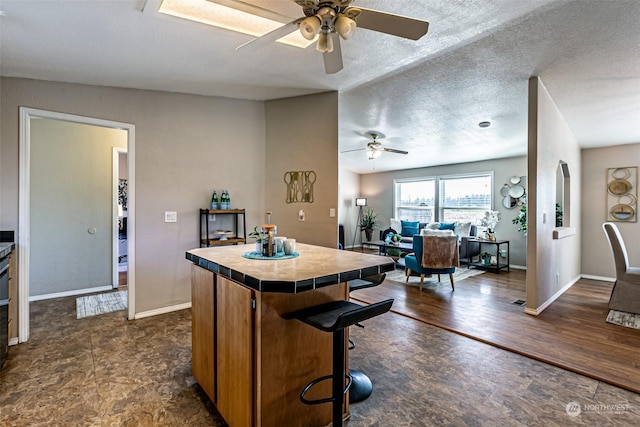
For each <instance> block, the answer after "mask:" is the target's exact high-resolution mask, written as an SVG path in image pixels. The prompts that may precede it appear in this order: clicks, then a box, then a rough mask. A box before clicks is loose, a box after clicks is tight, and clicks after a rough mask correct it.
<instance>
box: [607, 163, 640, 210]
mask: <svg viewBox="0 0 640 427" xmlns="http://www.w3.org/2000/svg"><path fill="white" fill-rule="evenodd" d="M606 184H607V196H606V197H607V204H606V206H607V221H621V222H637V221H638V216H637V215H636V211H637V209H638V167H637V166H632V167H623V168H609V169H607V181H606Z"/></svg>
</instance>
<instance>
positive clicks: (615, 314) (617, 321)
mask: <svg viewBox="0 0 640 427" xmlns="http://www.w3.org/2000/svg"><path fill="white" fill-rule="evenodd" d="M607 323H612V324H614V325H618V326H626V327H627V328H634V329H640V314H635V313H627V312H625V311H617V310H609V315H608V316H607Z"/></svg>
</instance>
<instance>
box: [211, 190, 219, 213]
mask: <svg viewBox="0 0 640 427" xmlns="http://www.w3.org/2000/svg"><path fill="white" fill-rule="evenodd" d="M211 209H213V210H216V209H218V193H216V190H213V196H211Z"/></svg>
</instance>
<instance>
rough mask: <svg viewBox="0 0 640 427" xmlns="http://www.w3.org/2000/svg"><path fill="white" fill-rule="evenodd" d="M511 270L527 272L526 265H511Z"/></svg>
mask: <svg viewBox="0 0 640 427" xmlns="http://www.w3.org/2000/svg"><path fill="white" fill-rule="evenodd" d="M509 268H513V269H514V270H526V269H527V266H526V265H514V264H509Z"/></svg>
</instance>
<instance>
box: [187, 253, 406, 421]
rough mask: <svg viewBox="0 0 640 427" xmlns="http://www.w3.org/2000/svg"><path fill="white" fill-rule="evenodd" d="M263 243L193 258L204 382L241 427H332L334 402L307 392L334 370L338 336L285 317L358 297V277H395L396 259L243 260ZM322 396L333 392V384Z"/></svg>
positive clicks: (196, 335) (196, 358)
mask: <svg viewBox="0 0 640 427" xmlns="http://www.w3.org/2000/svg"><path fill="white" fill-rule="evenodd" d="M254 247H255V245H241V246H226V247H216V248H200V249H193V250H191V251H188V252H187V259H188V260H190V261H192V262H193V265H192V275H191V278H192V286H191V287H192V296H191V299H192V370H193V375H194V378H195V379H196V380H197V381H198V383H199V384H200V386H201V387H202V388H203V390H204V391H205V392H206V393H207V395H208V396H209V398H210V399H211V401H212V402H213V403H214V405H215V406H216V408H217V409H218V411H219V412H220V414H221V415H222V417H223V418H224V419H225V421H226V422H227V424H229V426H231V427H235V426H283V425H301V426H303V425H304V426H325V425H327V424H328V423H329V422H330V421H331V405H330V404H321V405H311V406H310V405H304V404H303V403H302V402H300V399H299V395H300V392H301V391H302V389H303V388H304V386H305V385H306V384H307V383H308V382H309V381H311V380H313V379H315V378H318V377H321V376H324V375H328V374H330V373H331V369H332V365H331V363H332V360H331V348H332V337H331V334H328V333H324V332H321V331H318V330H316V329H314V328H311V327H309V326H308V325H305V324H303V323H301V322H298V321H296V320H287V319H285V318H283V316H284V315H285V314H287V313H290V312H292V311H295V310H298V309H301V308H305V307H310V306H313V305H317V304H321V303H325V302H328V301H333V300H338V299H348V285H347V282H348V281H349V280H354V279H358V278H361V277H365V276H369V275H372V274H378V273H381V272H385V271H390V270H392V269H393V268H394V265H393V260H391V259H390V258H387V257H381V256H377V255H366V254H361V253H357V252H350V251H339V250H336V249H330V248H323V247H319V246H312V245H305V244H300V243H299V244H298V245H297V250H298V253H299V256H298V257H296V258H292V259H278V260H252V259H246V258H243V256H242V254H243V253H245V252H250V251H252V250H253V248H254ZM313 393H314V396H315V397H314V398H319V397H326V396H329V395H330V381H325V382H323V383H321V384H319V385H318V386H317V390H315V388H314V391H313ZM347 411H348V408H347V407H346V406H345V413H347Z"/></svg>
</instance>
